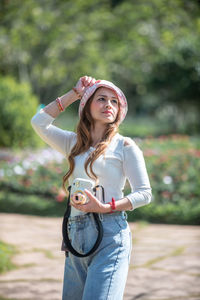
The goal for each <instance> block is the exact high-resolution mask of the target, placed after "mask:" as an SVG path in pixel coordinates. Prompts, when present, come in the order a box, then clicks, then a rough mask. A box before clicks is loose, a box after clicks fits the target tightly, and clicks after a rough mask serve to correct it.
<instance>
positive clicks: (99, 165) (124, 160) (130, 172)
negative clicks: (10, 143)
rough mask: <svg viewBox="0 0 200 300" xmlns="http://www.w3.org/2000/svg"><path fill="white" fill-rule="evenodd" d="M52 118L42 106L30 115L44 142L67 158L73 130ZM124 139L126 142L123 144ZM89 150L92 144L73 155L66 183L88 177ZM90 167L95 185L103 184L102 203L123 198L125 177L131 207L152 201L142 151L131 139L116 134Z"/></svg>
mask: <svg viewBox="0 0 200 300" xmlns="http://www.w3.org/2000/svg"><path fill="white" fill-rule="evenodd" d="M54 120H55V118H53V117H52V116H50V115H49V114H47V113H46V112H44V110H43V109H41V110H40V111H39V112H38V113H36V115H34V116H33V118H32V119H31V124H32V127H33V128H34V130H35V131H36V133H37V134H38V135H39V136H40V137H41V138H42V140H43V141H45V142H46V143H47V144H48V145H50V146H51V147H52V148H54V149H56V150H57V151H59V152H60V153H62V154H63V155H64V156H65V157H68V156H69V154H70V152H71V149H72V148H73V146H74V145H75V143H76V133H74V132H71V131H66V130H62V129H60V128H58V127H56V126H54V125H53V124H52V123H53V121H54ZM125 141H126V144H124V143H125ZM127 143H128V145H127ZM91 151H94V148H93V147H90V148H89V149H88V151H86V152H85V153H82V154H80V155H78V156H76V157H75V158H74V159H75V168H74V171H73V173H72V175H71V176H70V178H69V185H71V183H72V182H73V180H74V179H75V178H83V179H90V180H91V178H89V177H88V175H87V174H86V172H85V168H84V164H85V161H86V160H87V158H88V155H89V154H90V153H91ZM93 170H94V173H95V174H96V175H97V177H98V179H99V182H98V184H100V185H102V186H103V187H104V191H105V203H108V202H110V201H111V199H112V197H114V198H115V200H116V201H117V200H119V199H121V198H123V197H124V193H123V189H124V186H125V182H126V179H128V181H129V183H130V186H131V193H130V194H128V195H125V197H126V198H128V199H129V201H130V202H131V203H132V210H133V209H135V208H138V207H141V206H144V205H146V204H149V203H150V202H151V197H152V195H151V186H150V182H149V178H148V174H147V170H146V166H145V161H144V157H143V153H142V151H141V150H140V148H139V147H138V146H137V145H136V143H135V142H134V141H133V140H132V139H130V138H127V137H123V136H122V135H120V134H118V133H117V134H116V135H115V136H114V137H113V138H112V140H111V142H110V144H109V145H108V147H107V149H106V151H105V153H104V154H103V155H101V156H100V157H99V158H97V159H96V160H95V162H94V164H93ZM78 214H84V213H83V212H81V211H78V210H76V209H75V208H74V207H72V211H71V215H72V216H74V215H78Z"/></svg>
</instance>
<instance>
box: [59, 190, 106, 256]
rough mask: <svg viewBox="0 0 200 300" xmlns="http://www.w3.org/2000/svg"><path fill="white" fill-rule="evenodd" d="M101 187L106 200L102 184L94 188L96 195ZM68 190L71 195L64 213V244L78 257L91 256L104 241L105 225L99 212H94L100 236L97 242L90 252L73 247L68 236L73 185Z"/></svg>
mask: <svg viewBox="0 0 200 300" xmlns="http://www.w3.org/2000/svg"><path fill="white" fill-rule="evenodd" d="M99 187H101V189H102V198H103V201H104V202H105V198H104V188H103V187H102V186H99V185H98V186H96V187H95V188H94V191H95V195H96V190H97V188H99ZM68 191H69V196H68V198H67V209H66V211H65V214H64V217H63V223H62V235H63V241H64V246H65V247H66V248H67V250H68V251H69V252H71V253H72V254H73V255H75V256H78V257H86V256H89V255H91V254H92V253H94V252H95V251H96V250H97V248H98V247H99V245H100V243H101V241H102V238H103V226H102V223H101V220H100V219H99V215H98V214H97V213H92V214H93V217H94V220H95V223H96V225H97V229H98V236H97V239H96V242H95V244H94V246H93V247H92V249H91V250H90V251H89V252H87V253H85V254H82V253H79V252H78V251H76V250H75V249H74V248H73V246H72V244H71V241H70V238H69V236H68V219H69V217H70V214H71V205H70V194H71V186H69V187H68Z"/></svg>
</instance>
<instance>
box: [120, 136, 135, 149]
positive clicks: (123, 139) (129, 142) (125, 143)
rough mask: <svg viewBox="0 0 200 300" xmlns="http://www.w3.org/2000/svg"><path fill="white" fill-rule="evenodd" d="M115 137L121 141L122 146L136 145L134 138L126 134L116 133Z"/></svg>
mask: <svg viewBox="0 0 200 300" xmlns="http://www.w3.org/2000/svg"><path fill="white" fill-rule="evenodd" d="M116 139H117V141H118V142H119V143H121V144H122V145H123V147H128V146H132V147H134V146H137V143H136V142H135V140H134V139H132V138H130V137H128V136H123V135H121V134H119V133H117V137H116Z"/></svg>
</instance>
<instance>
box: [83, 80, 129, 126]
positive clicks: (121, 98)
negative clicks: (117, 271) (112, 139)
mask: <svg viewBox="0 0 200 300" xmlns="http://www.w3.org/2000/svg"><path fill="white" fill-rule="evenodd" d="M99 87H106V88H109V89H111V90H113V91H114V92H115V93H116V94H117V97H118V100H119V103H120V123H121V122H122V121H123V120H124V118H125V116H126V114H127V111H128V105H127V100H126V97H125V95H124V93H123V92H122V91H121V90H120V89H119V88H118V87H117V86H116V85H114V84H113V83H112V82H110V81H107V80H97V81H96V82H95V84H93V85H92V86H90V87H89V88H87V89H86V91H85V93H84V94H83V96H82V99H81V101H80V105H79V117H80V116H81V113H82V111H83V108H84V106H85V104H86V102H87V101H88V99H89V98H90V97H91V96H92V95H93V94H94V92H95V91H96V89H97V88H99Z"/></svg>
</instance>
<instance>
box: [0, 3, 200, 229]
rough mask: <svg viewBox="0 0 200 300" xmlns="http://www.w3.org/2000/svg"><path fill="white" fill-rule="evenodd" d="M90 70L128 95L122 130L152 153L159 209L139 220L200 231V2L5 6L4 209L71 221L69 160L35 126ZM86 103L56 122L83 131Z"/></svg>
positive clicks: (0, 88)
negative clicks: (66, 190)
mask: <svg viewBox="0 0 200 300" xmlns="http://www.w3.org/2000/svg"><path fill="white" fill-rule="evenodd" d="M85 74H87V75H90V76H93V77H95V78H96V79H106V80H110V81H113V82H114V83H115V84H116V85H118V86H119V87H120V88H121V89H122V90H123V91H124V93H125V95H126V96H127V99H128V105H129V112H128V116H127V118H126V120H125V121H124V123H123V124H122V125H121V128H120V133H121V134H123V135H126V136H130V137H131V138H133V139H134V140H135V141H136V143H137V144H138V145H139V146H140V148H141V149H142V150H143V153H144V156H145V161H146V165H147V169H148V173H149V177H150V181H151V185H152V188H153V202H152V204H151V205H148V206H145V207H142V208H140V209H138V210H135V211H134V212H130V213H129V214H128V217H129V221H134V222H135V221H137V220H144V221H146V222H151V223H166V224H185V225H189V224H190V225H199V224H200V202H199V196H200V172H199V170H200V159H199V158H200V136H199V128H200V99H199V95H200V2H199V1H197V0H190V1H187V0H185V1H184V0H183V1H179V0H165V1H158V0H151V1H139V0H138V1H137V0H136V1H128V0H127V1H126V0H109V1H108V0H107V1H106V0H101V1H100V0H87V1H82V0H76V1H74V0H73V1H72V0H68V1H64V0H43V1H35V0H26V1H23V3H22V2H21V1H20V0H12V1H9V0H1V2H0V211H1V212H7V213H20V214H30V215H40V216H62V215H63V212H64V208H65V205H66V204H65V203H66V202H65V200H66V198H65V194H63V191H62V189H61V185H62V177H63V176H64V174H65V173H66V172H67V161H66V159H65V158H64V157H62V156H61V155H59V153H57V152H55V151H53V150H52V149H50V148H49V147H48V146H47V145H45V144H44V143H43V142H42V141H41V140H40V139H39V137H37V135H36V134H35V132H34V131H33V129H32V127H31V125H30V120H31V118H32V116H33V115H34V114H35V113H36V111H38V110H39V109H40V108H41V107H43V106H44V105H46V104H48V103H49V102H51V101H53V100H54V99H55V98H56V97H57V96H61V95H62V94H64V93H66V92H67V91H68V90H70V89H71V88H72V87H73V86H74V85H75V83H76V82H77V80H78V79H79V77H81V76H84V75H85ZM77 105H78V104H77V103H75V104H73V105H71V106H70V108H69V109H67V111H66V112H65V113H63V114H61V115H60V116H59V117H58V118H57V119H56V121H55V124H56V125H57V126H59V127H61V128H63V129H68V130H74V129H75V126H76V123H77V120H78V119H77ZM41 183H42V184H41ZM128 190H129V186H128V184H127V186H126V191H125V192H128Z"/></svg>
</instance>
